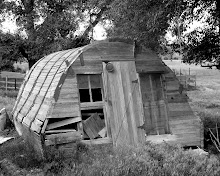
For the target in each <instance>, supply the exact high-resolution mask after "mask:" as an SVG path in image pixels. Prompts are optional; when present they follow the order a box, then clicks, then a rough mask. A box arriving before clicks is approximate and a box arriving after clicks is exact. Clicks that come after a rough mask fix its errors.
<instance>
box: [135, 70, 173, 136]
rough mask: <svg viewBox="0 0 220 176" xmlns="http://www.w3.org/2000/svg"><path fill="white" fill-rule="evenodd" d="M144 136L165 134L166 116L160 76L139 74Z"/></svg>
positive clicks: (166, 130)
mask: <svg viewBox="0 0 220 176" xmlns="http://www.w3.org/2000/svg"><path fill="white" fill-rule="evenodd" d="M139 78H140V87H141V93H142V101H143V107H144V129H145V131H146V134H147V135H148V134H167V133H168V132H169V124H168V114H167V107H166V103H165V95H164V87H163V84H162V79H161V74H147V73H144V74H140V75H139Z"/></svg>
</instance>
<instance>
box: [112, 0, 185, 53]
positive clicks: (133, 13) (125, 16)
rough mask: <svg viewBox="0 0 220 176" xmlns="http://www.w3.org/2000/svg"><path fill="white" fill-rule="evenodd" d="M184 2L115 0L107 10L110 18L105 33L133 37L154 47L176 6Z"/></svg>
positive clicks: (182, 5)
mask: <svg viewBox="0 0 220 176" xmlns="http://www.w3.org/2000/svg"><path fill="white" fill-rule="evenodd" d="M184 5H185V3H184V1H181V0H180V1H173V0H171V1H170V0H165V1H159V0H147V1H146V0H135V1H133V0H126V1H119V0H115V1H114V2H113V3H112V5H111V7H112V8H111V12H110V14H109V18H110V19H111V21H112V28H111V29H110V30H109V31H108V33H109V36H113V37H125V38H131V39H137V40H139V41H140V42H141V43H142V44H144V45H145V46H147V47H150V48H152V49H158V47H159V41H160V37H161V36H163V35H165V33H166V30H167V28H168V27H169V21H170V20H171V19H172V18H173V17H174V16H175V15H177V13H176V9H177V7H178V9H179V10H180V11H182V10H183V9H184ZM178 13H179V12H178Z"/></svg>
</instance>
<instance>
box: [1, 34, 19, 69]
mask: <svg viewBox="0 0 220 176" xmlns="http://www.w3.org/2000/svg"><path fill="white" fill-rule="evenodd" d="M21 41H22V38H21V37H20V36H19V35H12V34H9V33H6V34H5V33H3V32H1V31H0V70H10V71H13V70H14V68H13V63H14V62H15V61H18V60H19V59H21V58H22V55H21V54H20V52H19V49H18V48H17V46H18V45H20V42H21Z"/></svg>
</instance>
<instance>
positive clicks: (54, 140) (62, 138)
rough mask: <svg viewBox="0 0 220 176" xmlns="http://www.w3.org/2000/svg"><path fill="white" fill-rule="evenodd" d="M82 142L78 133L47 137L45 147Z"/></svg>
mask: <svg viewBox="0 0 220 176" xmlns="http://www.w3.org/2000/svg"><path fill="white" fill-rule="evenodd" d="M79 140H81V134H80V133H79V132H77V131H73V132H66V133H58V134H50V135H45V145H46V146H48V145H55V144H64V143H69V142H74V141H75V142H76V141H79Z"/></svg>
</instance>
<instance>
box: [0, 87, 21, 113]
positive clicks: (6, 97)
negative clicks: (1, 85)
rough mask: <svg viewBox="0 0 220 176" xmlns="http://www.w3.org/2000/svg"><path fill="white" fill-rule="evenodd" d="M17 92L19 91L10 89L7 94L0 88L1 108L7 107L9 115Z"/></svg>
mask: <svg viewBox="0 0 220 176" xmlns="http://www.w3.org/2000/svg"><path fill="white" fill-rule="evenodd" d="M17 94H18V91H8V92H7V94H6V92H5V91H3V90H0V110H1V109H2V108H5V109H6V111H7V113H8V114H9V116H10V115H11V111H12V109H13V106H14V104H15V100H16V96H17Z"/></svg>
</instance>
